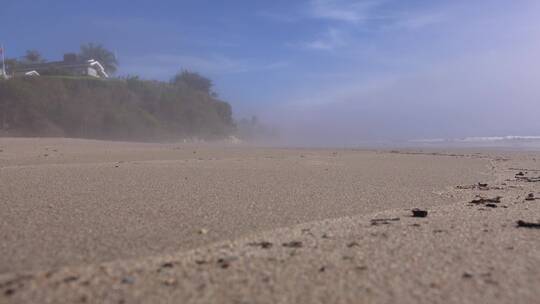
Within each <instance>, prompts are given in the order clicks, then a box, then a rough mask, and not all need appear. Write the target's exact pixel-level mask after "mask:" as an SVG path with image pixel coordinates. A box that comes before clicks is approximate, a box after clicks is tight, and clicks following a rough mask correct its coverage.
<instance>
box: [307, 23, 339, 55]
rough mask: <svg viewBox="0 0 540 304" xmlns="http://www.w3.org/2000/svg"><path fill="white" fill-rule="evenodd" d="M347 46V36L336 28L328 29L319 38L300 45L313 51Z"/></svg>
mask: <svg viewBox="0 0 540 304" xmlns="http://www.w3.org/2000/svg"><path fill="white" fill-rule="evenodd" d="M347 44H348V37H347V35H346V34H345V33H344V32H343V31H341V30H338V29H336V28H330V29H328V30H327V31H326V32H325V33H323V34H322V35H321V37H320V38H318V39H316V40H313V41H309V42H306V43H303V44H302V45H303V46H304V47H306V48H309V49H315V50H334V49H336V48H339V47H343V46H346V45H347Z"/></svg>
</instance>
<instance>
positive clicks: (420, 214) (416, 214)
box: [412, 208, 428, 217]
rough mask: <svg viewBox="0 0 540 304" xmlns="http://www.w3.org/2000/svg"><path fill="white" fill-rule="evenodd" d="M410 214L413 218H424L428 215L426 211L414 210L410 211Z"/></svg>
mask: <svg viewBox="0 0 540 304" xmlns="http://www.w3.org/2000/svg"><path fill="white" fill-rule="evenodd" d="M412 214H413V215H412V216H413V217H426V216H427V215H428V212H427V210H422V209H418V208H414V209H413V210H412Z"/></svg>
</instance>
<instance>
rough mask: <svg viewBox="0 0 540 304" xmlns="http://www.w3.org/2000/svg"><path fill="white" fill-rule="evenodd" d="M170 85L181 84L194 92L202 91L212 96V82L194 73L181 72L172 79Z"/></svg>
mask: <svg viewBox="0 0 540 304" xmlns="http://www.w3.org/2000/svg"><path fill="white" fill-rule="evenodd" d="M171 83H172V84H175V85H178V84H182V83H183V84H185V85H187V86H188V87H190V88H192V89H194V90H197V91H202V92H205V93H208V94H209V95H212V96H214V93H213V92H212V86H214V84H213V83H212V80H210V79H208V78H206V77H203V76H201V75H200V74H198V73H195V72H190V71H187V70H183V71H182V72H180V73H178V74H176V75H175V76H174V77H173V79H172V80H171Z"/></svg>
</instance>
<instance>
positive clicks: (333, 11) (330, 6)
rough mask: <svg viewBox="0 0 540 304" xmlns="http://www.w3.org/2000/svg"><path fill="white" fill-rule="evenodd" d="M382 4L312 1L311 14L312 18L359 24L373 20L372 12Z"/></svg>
mask: <svg viewBox="0 0 540 304" xmlns="http://www.w3.org/2000/svg"><path fill="white" fill-rule="evenodd" d="M382 3H383V1H382V0H367V1H351V0H312V1H311V2H310V7H309V14H310V16H311V17H312V18H320V19H330V20H336V21H343V22H352V23H358V22H363V21H366V20H368V19H370V18H372V17H373V16H372V15H371V12H372V10H373V9H374V8H375V7H377V6H379V5H381V4H382Z"/></svg>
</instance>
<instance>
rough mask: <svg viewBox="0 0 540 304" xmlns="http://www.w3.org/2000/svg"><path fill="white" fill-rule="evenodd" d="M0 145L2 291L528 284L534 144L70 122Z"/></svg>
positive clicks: (391, 294) (172, 295)
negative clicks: (195, 141) (325, 139)
mask: <svg viewBox="0 0 540 304" xmlns="http://www.w3.org/2000/svg"><path fill="white" fill-rule="evenodd" d="M0 151H2V152H0V194H1V200H0V210H2V212H1V214H0V217H1V222H0V240H1V244H0V302H8V303H35V302H41V303H63V302H65V303H84V302H86V303H122V302H124V303H161V302H165V303H167V302H169V303H178V302H180V303H186V302H187V303H189V302H191V303H207V302H222V303H358V302H368V303H394V302H400V303H508V302H519V303H537V302H538V301H539V299H540V290H539V289H538V288H537V286H540V229H534V228H518V227H516V226H517V224H516V222H517V221H518V220H525V221H527V222H531V223H535V222H537V221H538V220H540V200H534V199H533V200H525V198H526V196H527V195H528V194H529V193H534V194H535V196H536V197H540V192H539V190H540V189H539V188H538V186H539V185H540V183H537V182H530V181H527V180H525V179H523V178H522V177H521V176H520V175H518V176H516V173H519V172H520V171H523V174H524V175H525V177H535V176H540V171H534V170H540V165H539V164H538V163H537V161H536V158H537V157H539V156H540V155H538V154H537V153H525V152H520V153H511V152H499V151H493V150H491V151H415V150H408V151H368V150H352V149H348V150H347V149H336V150H332V149H277V148H256V147H235V146H221V147H219V146H214V145H202V144H201V145H186V144H181V145H179V144H139V143H111V142H103V141H87V140H73V139H0ZM478 182H482V183H488V186H487V187H484V186H483V187H478V186H474V185H476V184H477V183H478ZM477 195H481V196H482V197H485V198H495V197H497V196H501V197H502V199H501V201H500V202H498V203H491V205H488V204H490V203H488V202H486V203H481V204H470V202H471V201H472V200H473V199H475V198H476V196H477ZM412 208H422V209H425V210H427V211H428V216H427V217H426V218H415V217H411V209H412ZM373 219H387V220H383V221H380V220H378V221H373Z"/></svg>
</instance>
